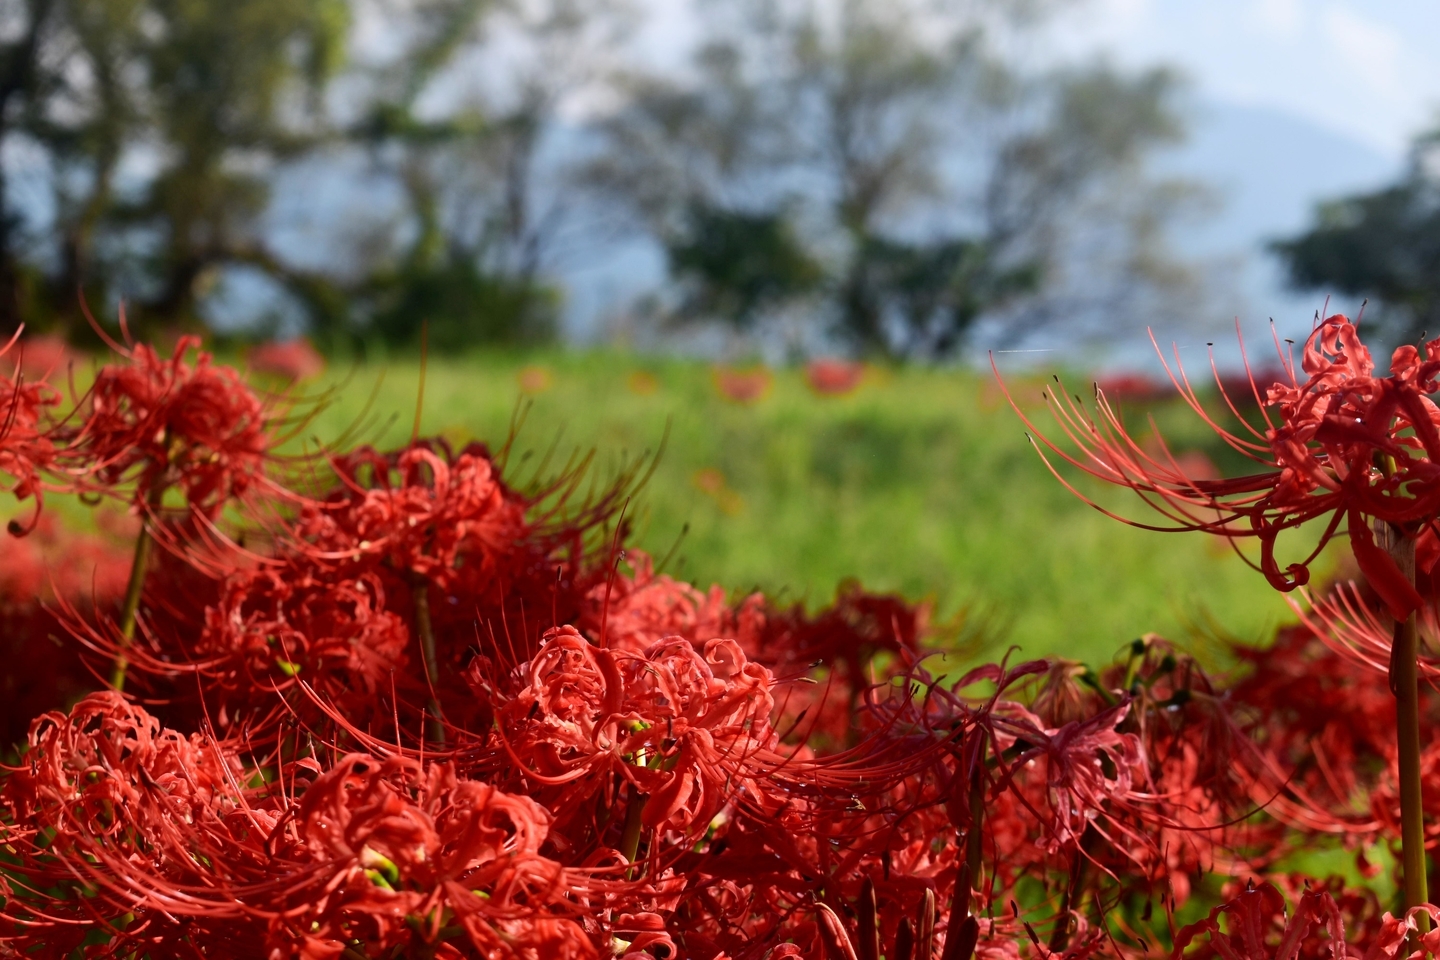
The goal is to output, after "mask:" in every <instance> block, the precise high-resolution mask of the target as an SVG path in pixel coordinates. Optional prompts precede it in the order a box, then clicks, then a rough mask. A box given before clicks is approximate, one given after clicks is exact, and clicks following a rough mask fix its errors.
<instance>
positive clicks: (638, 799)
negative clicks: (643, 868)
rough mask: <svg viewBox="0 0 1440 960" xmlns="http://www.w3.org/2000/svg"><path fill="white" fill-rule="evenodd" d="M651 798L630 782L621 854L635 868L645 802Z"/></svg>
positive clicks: (632, 868) (621, 835)
mask: <svg viewBox="0 0 1440 960" xmlns="http://www.w3.org/2000/svg"><path fill="white" fill-rule="evenodd" d="M649 800H650V797H649V796H648V795H647V794H643V793H641V792H640V791H639V790H637V789H635V784H633V783H632V784H630V786H629V795H628V802H627V803H626V804H625V827H624V829H623V830H622V831H621V832H620V854H621V856H623V857H624V858H625V860H626V862H628V863H630V864H631V870H632V872H633V870H634V863H635V855H636V854H637V853H639V851H640V831H641V829H642V828H643V827H644V821H643V820H642V818H643V817H644V816H645V804H646V803H647V802H648V801H649Z"/></svg>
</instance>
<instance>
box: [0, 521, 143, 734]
mask: <svg viewBox="0 0 1440 960" xmlns="http://www.w3.org/2000/svg"><path fill="white" fill-rule="evenodd" d="M129 553H130V551H129V549H128V548H127V547H124V546H122V545H121V544H120V543H119V542H117V541H116V540H115V539H113V538H111V537H107V536H104V535H102V534H94V533H80V532H76V531H74V530H70V529H68V528H66V527H65V526H63V525H62V524H61V522H60V520H59V518H58V517H57V516H56V515H55V514H54V513H46V514H43V515H42V516H41V517H40V518H39V521H38V523H37V526H36V528H35V530H34V531H33V532H32V533H31V534H29V535H28V536H26V537H25V538H23V539H20V540H15V541H13V542H11V543H9V544H7V545H6V547H5V549H4V551H3V557H4V559H3V562H0V660H3V662H4V663H5V665H6V666H5V670H4V671H3V672H0V704H3V707H0V744H5V745H9V744H13V743H17V742H20V741H22V740H23V739H24V738H25V731H26V730H27V729H28V728H29V726H30V721H31V720H32V719H33V718H35V717H36V716H38V715H40V714H41V713H43V712H45V711H46V710H52V709H55V708H57V707H60V706H62V705H64V704H66V703H73V702H74V701H76V700H78V699H79V698H80V697H81V696H83V695H84V694H85V693H86V692H88V691H89V690H90V689H92V688H93V685H94V679H93V677H92V676H91V673H90V671H89V670H88V669H87V668H86V665H85V663H83V662H82V661H81V659H80V658H79V657H78V656H76V655H75V653H76V650H75V647H74V645H73V644H72V643H68V642H66V641H67V640H68V638H69V634H70V630H69V627H70V626H71V625H72V624H73V623H75V622H80V621H84V620H93V619H94V618H95V616H96V614H97V613H99V614H104V613H108V612H109V611H110V610H113V609H114V608H115V606H116V605H117V604H118V602H119V600H120V597H121V596H122V595H123V594H124V591H125V580H126V576H127V574H128V571H129V564H130V556H129Z"/></svg>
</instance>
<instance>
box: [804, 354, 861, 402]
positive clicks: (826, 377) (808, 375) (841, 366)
mask: <svg viewBox="0 0 1440 960" xmlns="http://www.w3.org/2000/svg"><path fill="white" fill-rule="evenodd" d="M864 379H865V364H863V363H851V362H849V361H846V360H835V359H833V358H821V359H818V360H811V361H810V362H809V363H807V364H805V382H806V383H808V384H809V385H810V389H811V390H813V391H815V392H816V393H818V394H820V395H822V396H843V395H844V394H847V393H853V392H854V391H855V389H856V388H857V387H859V386H860V381H862V380H864Z"/></svg>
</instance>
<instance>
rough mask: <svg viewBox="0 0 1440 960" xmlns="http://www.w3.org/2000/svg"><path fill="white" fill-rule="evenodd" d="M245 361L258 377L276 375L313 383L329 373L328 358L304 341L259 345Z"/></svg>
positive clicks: (297, 339)
mask: <svg viewBox="0 0 1440 960" xmlns="http://www.w3.org/2000/svg"><path fill="white" fill-rule="evenodd" d="M245 359H246V362H247V364H248V365H249V367H250V369H251V370H254V371H255V372H256V373H267V374H274V375H275V376H279V377H284V378H285V379H287V380H292V381H293V380H309V379H312V378H314V377H318V376H320V374H322V373H324V372H325V358H324V357H322V356H321V355H320V352H319V351H318V350H316V349H315V347H314V346H312V345H311V343H310V341H309V340H306V339H305V338H303V337H297V338H295V339H294V340H286V341H284V342H278V341H274V340H272V341H270V342H268V343H262V344H259V345H258V346H256V347H255V348H253V349H252V350H251V351H250V353H249V354H248V355H247V356H246V358H245Z"/></svg>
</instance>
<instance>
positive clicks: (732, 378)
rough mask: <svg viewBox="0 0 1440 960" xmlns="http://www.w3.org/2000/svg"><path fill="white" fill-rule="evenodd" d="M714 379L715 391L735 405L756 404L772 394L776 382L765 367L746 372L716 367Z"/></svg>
mask: <svg viewBox="0 0 1440 960" xmlns="http://www.w3.org/2000/svg"><path fill="white" fill-rule="evenodd" d="M714 378H715V389H716V390H718V391H719V392H720V396H722V397H724V398H725V399H726V400H730V401H732V402H734V403H755V402H756V401H757V400H760V399H762V398H763V397H764V396H765V395H766V394H767V393H769V392H770V386H771V384H772V382H773V381H774V377H773V376H771V374H770V371H769V370H767V369H766V368H764V367H751V368H749V369H745V370H741V369H737V368H735V367H716V368H715V370H714Z"/></svg>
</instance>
